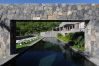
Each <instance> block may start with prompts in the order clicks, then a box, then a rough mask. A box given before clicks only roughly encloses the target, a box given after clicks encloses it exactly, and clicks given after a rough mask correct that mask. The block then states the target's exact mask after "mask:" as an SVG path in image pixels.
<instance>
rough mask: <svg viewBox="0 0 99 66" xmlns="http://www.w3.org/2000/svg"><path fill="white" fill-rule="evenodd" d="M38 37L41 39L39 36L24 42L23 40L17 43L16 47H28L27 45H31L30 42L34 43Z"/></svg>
mask: <svg viewBox="0 0 99 66" xmlns="http://www.w3.org/2000/svg"><path fill="white" fill-rule="evenodd" d="M38 39H40V38H39V37H37V38H35V39H31V40H25V41H23V42H21V43H16V49H19V48H24V47H27V46H29V45H30V44H32V43H33V42H35V41H37V40H38Z"/></svg>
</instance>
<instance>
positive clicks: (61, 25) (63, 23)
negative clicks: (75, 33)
mask: <svg viewBox="0 0 99 66" xmlns="http://www.w3.org/2000/svg"><path fill="white" fill-rule="evenodd" d="M76 23H79V22H62V23H61V24H60V25H59V27H63V26H64V25H66V24H76Z"/></svg>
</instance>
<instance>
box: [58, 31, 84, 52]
mask: <svg viewBox="0 0 99 66" xmlns="http://www.w3.org/2000/svg"><path fill="white" fill-rule="evenodd" d="M57 38H58V39H59V40H60V41H62V42H64V43H65V44H68V45H69V46H71V47H72V48H75V49H77V50H79V51H84V32H75V33H68V34H66V35H65V36H63V35H62V34H60V33H59V34H58V35H57Z"/></svg>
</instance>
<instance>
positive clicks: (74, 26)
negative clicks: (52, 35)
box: [56, 22, 85, 35]
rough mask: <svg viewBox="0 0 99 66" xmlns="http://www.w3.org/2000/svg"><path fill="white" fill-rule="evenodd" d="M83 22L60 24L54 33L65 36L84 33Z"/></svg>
mask: <svg viewBox="0 0 99 66" xmlns="http://www.w3.org/2000/svg"><path fill="white" fill-rule="evenodd" d="M84 29H85V22H62V23H61V24H60V25H59V27H57V28H56V31H59V33H61V34H63V35H65V34H66V33H70V32H80V31H84Z"/></svg>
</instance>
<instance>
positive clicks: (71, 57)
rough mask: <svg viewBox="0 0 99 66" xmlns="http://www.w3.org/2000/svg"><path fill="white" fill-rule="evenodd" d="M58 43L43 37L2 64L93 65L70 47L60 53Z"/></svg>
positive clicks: (37, 65)
mask: <svg viewBox="0 0 99 66" xmlns="http://www.w3.org/2000/svg"><path fill="white" fill-rule="evenodd" d="M46 41H47V42H46ZM59 44H61V42H60V43H59V42H58V41H57V39H55V38H47V39H46V40H45V39H44V41H40V42H39V43H37V44H35V45H34V46H33V47H31V48H30V49H29V50H28V51H26V52H25V53H24V54H22V55H20V56H18V57H16V58H14V59H12V60H11V61H9V62H8V63H6V64H5V65H3V66H95V65H94V64H93V63H91V62H89V61H88V60H86V59H85V58H84V57H82V56H80V55H79V54H77V53H74V52H73V51H72V50H71V49H70V48H65V53H62V51H61V49H60V46H59Z"/></svg>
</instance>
